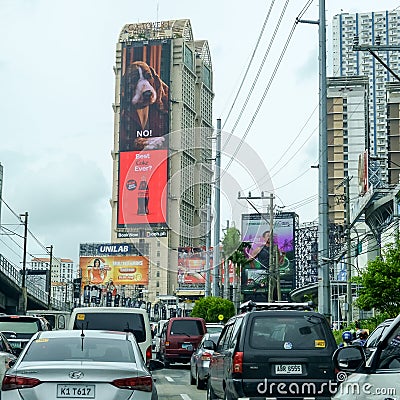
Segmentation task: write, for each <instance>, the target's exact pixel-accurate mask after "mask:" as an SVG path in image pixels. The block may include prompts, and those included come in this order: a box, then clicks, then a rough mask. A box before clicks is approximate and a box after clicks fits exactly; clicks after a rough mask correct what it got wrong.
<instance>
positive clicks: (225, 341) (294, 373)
mask: <svg viewBox="0 0 400 400" xmlns="http://www.w3.org/2000/svg"><path fill="white" fill-rule="evenodd" d="M241 310H242V311H243V313H242V314H239V315H236V316H234V317H232V318H231V319H230V320H229V321H228V322H227V323H226V325H225V327H224V329H223V331H222V332H221V336H220V338H219V340H218V343H217V345H216V346H215V348H214V349H213V350H214V354H213V355H212V358H211V362H210V378H209V379H208V388H207V399H218V398H224V399H238V398H251V399H266V398H274V399H289V398H290V399H303V398H307V399H310V398H315V399H330V398H331V397H332V395H333V390H332V386H334V385H335V374H334V367H333V362H332V355H333V353H334V351H335V350H336V348H337V345H336V342H335V339H334V336H333V334H332V331H331V329H330V327H329V323H328V321H327V320H326V318H325V317H324V316H323V315H321V314H319V313H317V312H314V311H312V307H311V305H310V304H309V303H255V302H253V301H249V302H247V303H244V304H243V305H242V306H241Z"/></svg>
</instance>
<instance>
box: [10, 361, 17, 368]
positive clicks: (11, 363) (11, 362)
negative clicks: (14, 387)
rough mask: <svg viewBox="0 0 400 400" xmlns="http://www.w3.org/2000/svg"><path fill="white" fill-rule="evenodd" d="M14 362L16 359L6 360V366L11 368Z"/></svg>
mask: <svg viewBox="0 0 400 400" xmlns="http://www.w3.org/2000/svg"><path fill="white" fill-rule="evenodd" d="M16 362H17V360H10V361H9V362H8V368H11V367H12V366H13V365H14V364H15V363H16Z"/></svg>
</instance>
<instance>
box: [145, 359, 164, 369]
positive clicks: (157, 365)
mask: <svg viewBox="0 0 400 400" xmlns="http://www.w3.org/2000/svg"><path fill="white" fill-rule="evenodd" d="M148 367H149V370H150V371H157V370H159V369H162V368H165V364H164V363H163V362H162V361H160V360H155V359H151V360H149V364H148Z"/></svg>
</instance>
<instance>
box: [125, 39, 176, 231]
mask: <svg viewBox="0 0 400 400" xmlns="http://www.w3.org/2000/svg"><path fill="white" fill-rule="evenodd" d="M170 59H171V42H170V40H150V41H146V43H145V42H144V41H137V42H136V41H133V42H124V43H122V67H121V86H120V96H121V97H120V124H119V191H118V194H119V198H118V217H117V225H118V227H123V226H135V225H139V226H140V225H144V224H147V225H152V226H165V224H166V204H167V203H166V202H167V168H168V162H167V159H168V133H169V108H170V107H169V98H170V94H169V84H170Z"/></svg>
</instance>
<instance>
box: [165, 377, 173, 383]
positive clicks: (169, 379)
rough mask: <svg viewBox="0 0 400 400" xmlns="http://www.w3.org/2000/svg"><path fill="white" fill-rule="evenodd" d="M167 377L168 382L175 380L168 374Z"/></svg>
mask: <svg viewBox="0 0 400 400" xmlns="http://www.w3.org/2000/svg"><path fill="white" fill-rule="evenodd" d="M165 379H166V380H167V381H168V382H175V381H174V380H173V379H172V378H171V377H170V376H166V377H165Z"/></svg>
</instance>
